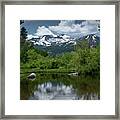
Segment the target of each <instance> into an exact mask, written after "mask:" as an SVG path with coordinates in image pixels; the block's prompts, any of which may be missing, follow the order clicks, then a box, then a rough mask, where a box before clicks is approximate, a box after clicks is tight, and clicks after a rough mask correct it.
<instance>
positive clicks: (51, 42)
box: [28, 34, 100, 55]
mask: <svg viewBox="0 0 120 120" xmlns="http://www.w3.org/2000/svg"><path fill="white" fill-rule="evenodd" d="M81 40H87V41H88V44H89V46H90V47H95V46H96V45H97V44H99V41H100V38H99V37H98V36H97V35H95V34H89V35H87V36H83V37H80V38H71V37H70V36H68V35H65V34H61V35H55V34H54V35H52V34H51V35H42V36H39V37H33V38H31V39H29V40H28V41H30V42H32V43H33V44H34V45H35V46H36V47H37V48H38V49H41V50H44V51H47V52H48V53H49V54H52V55H56V54H61V53H63V52H71V51H73V50H74V45H76V44H77V42H79V41H81Z"/></svg>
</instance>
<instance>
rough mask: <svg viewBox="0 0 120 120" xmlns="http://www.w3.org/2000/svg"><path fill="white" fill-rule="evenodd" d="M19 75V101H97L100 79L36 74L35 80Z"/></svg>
mask: <svg viewBox="0 0 120 120" xmlns="http://www.w3.org/2000/svg"><path fill="white" fill-rule="evenodd" d="M28 75H29V73H26V74H21V78H20V81H21V82H20V99H21V100H99V99H100V77H99V76H98V75H94V76H89V75H87V76H85V75H82V76H72V75H68V74H67V73H57V74H51V73H46V74H45V73H36V78H35V80H33V81H31V80H29V79H28V78H27V76H28Z"/></svg>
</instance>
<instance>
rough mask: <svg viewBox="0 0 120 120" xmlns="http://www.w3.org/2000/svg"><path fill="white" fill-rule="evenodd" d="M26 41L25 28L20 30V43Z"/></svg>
mask: <svg viewBox="0 0 120 120" xmlns="http://www.w3.org/2000/svg"><path fill="white" fill-rule="evenodd" d="M26 39H27V31H26V29H25V27H22V28H21V30H20V43H21V44H24V43H25V40H26Z"/></svg>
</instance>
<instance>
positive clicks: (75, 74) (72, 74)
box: [68, 72, 78, 76]
mask: <svg viewBox="0 0 120 120" xmlns="http://www.w3.org/2000/svg"><path fill="white" fill-rule="evenodd" d="M68 75H70V76H78V72H75V73H70V74H68Z"/></svg>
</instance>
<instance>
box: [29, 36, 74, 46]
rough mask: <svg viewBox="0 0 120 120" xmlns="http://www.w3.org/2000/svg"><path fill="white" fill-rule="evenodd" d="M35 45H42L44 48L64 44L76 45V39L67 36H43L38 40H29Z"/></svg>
mask: <svg viewBox="0 0 120 120" xmlns="http://www.w3.org/2000/svg"><path fill="white" fill-rule="evenodd" d="M29 41H31V42H32V43H34V45H42V46H46V47H47V46H52V45H59V46H60V45H61V44H63V43H66V44H69V43H73V44H76V42H75V40H74V39H71V38H70V36H67V35H59V36H58V35H56V36H55V35H54V36H53V35H43V36H39V37H38V38H31V39H29Z"/></svg>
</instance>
